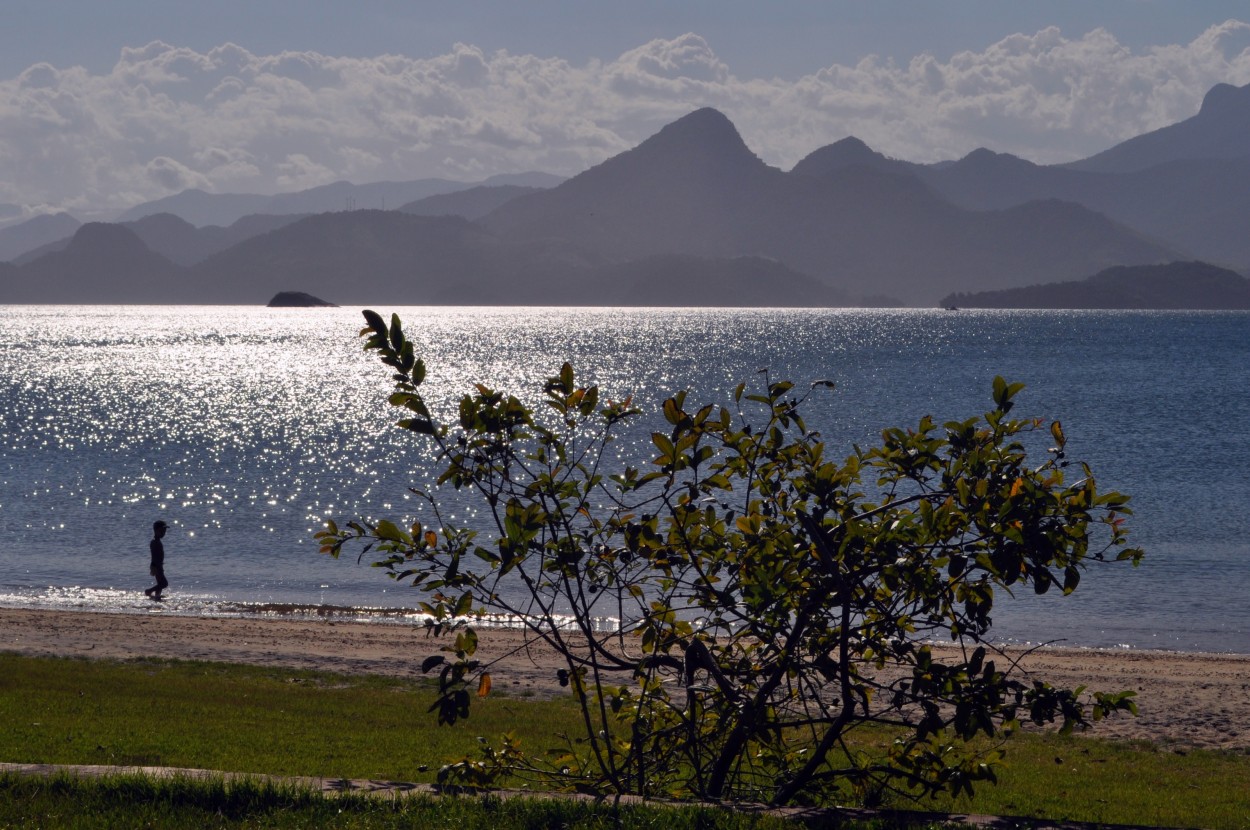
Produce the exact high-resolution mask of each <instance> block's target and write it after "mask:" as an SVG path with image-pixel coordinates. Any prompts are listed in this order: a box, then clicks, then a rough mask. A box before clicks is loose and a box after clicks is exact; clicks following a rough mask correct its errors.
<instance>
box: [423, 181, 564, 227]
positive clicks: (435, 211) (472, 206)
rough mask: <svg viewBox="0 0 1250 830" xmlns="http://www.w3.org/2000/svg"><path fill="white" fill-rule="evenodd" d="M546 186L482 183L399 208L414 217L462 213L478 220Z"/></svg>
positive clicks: (428, 197)
mask: <svg viewBox="0 0 1250 830" xmlns="http://www.w3.org/2000/svg"><path fill="white" fill-rule="evenodd" d="M544 189H545V188H541V187H522V186H521V185H516V184H501V185H493V186H490V185H482V186H481V187H470V188H469V189H468V190H457V191H456V192H454V193H439V194H436V195H434V196H426V197H425V198H424V199H418V200H417V201H415V202H409V203H408V204H406V205H403V206H401V207H400V208H399V209H400V210H401V211H403V212H404V213H411V214H413V215H414V216H462V217H464V218H465V219H481V218H482V217H483V216H485V215H486V214H488V213H490V212H491V211H493V210H495V209H496V208H498V207H500V206H501V205H504V204H507V203H508V202H511V201H512V200H513V199H515V198H516V197H518V196H525V195H527V194H530V193H537V192H539V191H540V190H544Z"/></svg>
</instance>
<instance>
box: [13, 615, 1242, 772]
mask: <svg viewBox="0 0 1250 830" xmlns="http://www.w3.org/2000/svg"><path fill="white" fill-rule="evenodd" d="M479 635H480V646H479V650H478V656H479V657H481V658H482V659H484V660H492V659H498V662H497V663H496V665H495V666H494V668H493V678H494V682H495V688H496V690H498V691H500V692H505V693H509V694H526V695H536V696H552V695H557V694H562V693H566V692H565V690H562V689H561V688H560V686H559V684H558V682H557V679H556V669H557V668H558V666H557V665H556V663H555V661H554V659H553V656H552V655H551V654H550V653H544V652H543V651H542V650H537V649H526V648H524V641H523V638H522V636H521V634H520V633H519V632H517V631H511V630H506V629H484V630H481V631H480V632H479ZM440 645H442V643H441V642H440V641H436V640H432V639H429V638H427V636H426V634H425V633H424V631H422V630H420V629H414V628H412V627H411V626H405V625H381V624H375V623H359V622H340V621H334V620H332V619H324V620H307V619H289V618H275V619H269V618H263V619H254V618H211V617H182V616H175V615H170V614H165V613H163V612H160V611H153V612H151V613H148V614H110V613H92V612H86V611H45V610H19V609H8V608H0V651H7V652H15V653H18V654H29V655H52V656H60V657H83V658H91V659H109V658H112V659H129V658H139V657H156V658H167V659H182V660H214V661H223V662H232V663H249V664H254V665H264V666H282V667H289V668H301V669H318V670H324V671H336V672H347V673H360V672H366V673H374V674H387V675H397V676H405V677H417V676H420V674H421V669H420V664H421V660H422V659H423V658H424V657H426V656H428V655H430V654H434V653H437V651H438V648H439V646H440ZM1022 665H1023V666H1024V667H1025V668H1026V669H1027V670H1028V671H1030V672H1034V673H1036V675H1037V676H1038V677H1040V678H1043V679H1046V680H1049V681H1050V682H1052V683H1055V684H1056V685H1071V686H1077V685H1086V686H1088V687H1089V688H1090V689H1098V690H1101V691H1116V690H1121V689H1131V690H1134V691H1136V692H1137V701H1138V707H1139V709H1140V715H1139V716H1138V717H1137V718H1113V719H1111V720H1110V721H1105V722H1102V723H1099V724H1098V725H1097V726H1096V728H1095V729H1094V730H1093V731H1092V732H1091V733H1090V734H1092V735H1096V736H1099V737H1108V738H1123V739H1132V738H1141V739H1148V740H1152V741H1157V742H1159V743H1160V744H1161V745H1163V746H1167V747H1175V748H1184V747H1205V748H1224V749H1239V750H1250V656H1241V655H1219V654H1177V653H1170V652H1155V651H1124V650H1095V649H1058V648H1055V649H1045V650H1041V651H1037V652H1033V653H1032V654H1030V655H1028V656H1027V657H1025V658H1024V660H1023V662H1022Z"/></svg>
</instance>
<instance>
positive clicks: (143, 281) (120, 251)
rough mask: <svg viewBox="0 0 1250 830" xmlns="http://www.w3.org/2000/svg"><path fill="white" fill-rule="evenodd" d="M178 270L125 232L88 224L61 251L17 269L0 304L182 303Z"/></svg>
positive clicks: (0, 295) (3, 288)
mask: <svg viewBox="0 0 1250 830" xmlns="http://www.w3.org/2000/svg"><path fill="white" fill-rule="evenodd" d="M180 270H181V269H179V268H178V266H176V265H174V263H172V262H170V261H169V260H168V259H166V258H165V257H162V256H161V255H160V254H156V253H153V252H152V251H151V250H150V249H149V248H148V247H147V246H146V245H144V244H143V240H141V239H140V238H139V237H138V236H137V235H136V234H135V232H134V231H132V230H130V229H129V228H124V227H122V226H121V225H112V224H106V223H102V222H89V223H87V224H85V225H83V226H82V227H81V228H79V229H78V231H77V232H76V233H75V234H74V236H73V238H72V239H71V240H70V242H69V244H68V245H67V246H66V247H65V249H64V250H61V251H55V252H53V253H49V254H46V255H45V256H42V257H40V258H39V259H37V260H35V261H34V262H31V263H28V264H26V265H23V266H18V267H16V268H15V269H14V271H15V272H16V273H15V274H13V275H12V277H11V279H9V280H8V284H7V285H2V286H0V302H7V303H29V302H39V303H47V302H61V303H167V302H186V300H185V299H184V297H185V296H186V293H185V292H184V291H182V290H181V286H180V284H179V277H180V276H181V273H180Z"/></svg>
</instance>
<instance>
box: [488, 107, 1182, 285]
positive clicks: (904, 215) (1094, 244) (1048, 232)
mask: <svg viewBox="0 0 1250 830" xmlns="http://www.w3.org/2000/svg"><path fill="white" fill-rule="evenodd" d="M482 224H484V225H485V226H486V227H488V228H490V229H492V230H494V231H496V232H497V233H499V234H500V236H502V237H504V238H507V239H513V240H519V239H563V240H565V241H567V242H569V243H571V244H577V245H579V246H581V247H582V248H584V249H586V250H587V251H589V252H591V253H593V254H595V255H597V256H599V257H601V258H602V259H603V260H604V261H606V262H613V261H623V260H637V259H642V258H645V257H650V256H655V255H659V254H687V255H694V256H701V257H718V258H729V257H735V256H760V257H766V258H771V259H775V260H777V261H779V262H781V263H783V264H785V265H787V266H789V267H791V268H793V269H794V270H796V271H799V272H800V273H804V274H809V275H811V276H814V277H816V278H818V279H821V280H822V281H824V282H826V283H828V284H830V285H833V286H835V287H837V288H839V289H841V290H843V291H846V292H847V293H848V294H851V295H867V294H888V295H892V296H895V297H898V298H900V299H901V300H903V301H906V302H912V303H923V302H933V301H935V300H936V299H937V298H938V297H940V296H942V294H944V293H947V292H948V291H950V290H951V289H952V288H956V287H959V288H964V289H980V288H989V287H996V286H1001V285H1023V284H1027V283H1029V282H1037V281H1040V280H1052V279H1062V278H1065V277H1074V276H1079V275H1081V274H1088V273H1090V272H1092V271H1095V270H1098V269H1100V268H1103V267H1106V266H1108V265H1113V264H1119V263H1149V262H1159V261H1163V260H1166V259H1169V258H1173V259H1174V258H1176V255H1177V252H1176V251H1174V250H1171V249H1169V248H1167V247H1166V246H1163V245H1160V244H1157V243H1154V242H1152V241H1150V240H1148V239H1145V238H1143V237H1142V236H1141V235H1140V234H1138V233H1135V232H1133V231H1132V230H1130V229H1128V228H1126V227H1123V226H1120V225H1117V224H1116V223H1114V222H1109V221H1107V220H1106V219H1105V218H1103V217H1100V216H1097V215H1095V214H1093V213H1092V212H1091V211H1089V210H1088V209H1086V208H1082V207H1080V206H1078V205H1073V204H1067V203H1059V202H1054V201H1047V202H1045V203H1043V204H1039V205H1034V206H1021V207H1017V208H1013V209H1011V210H1006V211H995V212H976V211H969V210H966V209H963V208H959V207H956V206H955V205H952V204H950V203H949V202H948V201H946V200H945V199H943V198H942V197H941V196H939V195H938V194H937V193H936V192H934V191H933V190H932V189H931V188H930V187H929V186H927V185H926V184H925V183H923V182H922V181H921V180H920V179H919V178H918V177H917V176H916V175H914V174H913V171H912V166H911V165H908V164H906V163H904V162H893V161H891V160H889V159H886V158H885V157H884V156H880V155H879V154H876V153H873V152H872V151H871V150H868V149H867V148H866V147H865V146H864V145H863V144H862V142H858V141H855V140H849V141H843V142H839V143H838V144H835V145H831V146H830V147H828V148H822V149H821V150H818V151H816V152H815V153H813V154H811V155H810V156H808V158H806V159H804V160H803V162H800V164H799V165H797V166H796V168H795V170H792V171H791V172H790V173H783V172H781V171H780V170H777V169H775V168H772V167H769V166H767V165H765V164H764V163H763V162H762V161H760V160H759V159H758V158H757V157H756V156H755V155H754V154H753V153H751V151H750V150H749V149H748V148H747V147H746V145H745V144H744V143H743V142H742V139H741V137H740V136H739V135H738V132H737V130H736V129H734V127H733V125H732V124H731V123H730V122H729V120H728V119H727V118H725V116H724V115H722V114H720V113H719V112H716V111H715V110H711V109H703V110H699V111H697V112H694V113H691V114H690V115H688V116H686V117H685V118H682V119H680V120H678V121H676V122H674V123H672V124H670V125H669V126H667V127H665V128H664V129H662V130H660V132H659V133H657V134H656V135H655V136H653V137H652V138H650V139H648V140H646V141H644V142H643V143H642V144H640V145H639V146H638V147H636V148H634V149H633V150H629V151H627V152H625V153H622V154H620V155H618V156H616V157H614V158H612V159H609V160H608V161H606V162H604V163H603V164H600V165H598V166H597V167H593V168H591V169H590V170H587V171H586V172H584V173H582V174H580V175H578V176H575V177H573V178H572V179H569V180H568V181H566V182H564V183H563V184H561V185H560V186H558V187H555V188H552V189H550V190H547V191H544V192H542V193H537V194H533V195H530V196H522V197H520V198H518V199H515V200H513V201H511V202H508V203H507V204H505V205H503V206H502V207H501V208H499V209H498V210H496V211H495V212H493V213H491V214H490V215H488V216H487V217H485V218H484V219H483V220H482Z"/></svg>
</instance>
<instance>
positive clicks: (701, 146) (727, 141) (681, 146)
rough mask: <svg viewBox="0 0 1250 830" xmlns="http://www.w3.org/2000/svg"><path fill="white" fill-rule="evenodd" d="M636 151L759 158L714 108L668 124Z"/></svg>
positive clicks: (730, 157)
mask: <svg viewBox="0 0 1250 830" xmlns="http://www.w3.org/2000/svg"><path fill="white" fill-rule="evenodd" d="M634 151H635V152H640V153H642V154H644V155H647V154H650V153H655V152H661V153H671V152H681V153H685V152H690V151H694V152H698V153H700V154H710V155H712V156H714V157H717V158H723V159H742V158H744V157H745V158H750V159H755V158H756V156H755V154H754V153H752V152H751V150H750V148H748V147H747V145H746V142H744V141H743V140H742V136H741V135H739V134H738V128H737V127H735V126H734V125H733V122H732V121H730V120H729V119H728V118H727V117H726V116H725V114H724V113H722V112H721V111H720V110H716V109H713V108H711V107H703V108H702V109H697V110H695V111H694V112H692V113H690V114H689V115H683V116H682V117H681V118H678V119H677V120H676V121H674V122H672V123H671V124H667V125H665V126H664V127H662V128H661V129H660V131H659V132H658V133H656V134H655V135H653V136H651V137H650V138H648V139H647V140H646V141H644V142H642V143H641V144H639V145H638V146H637V147H636V148H634Z"/></svg>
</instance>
